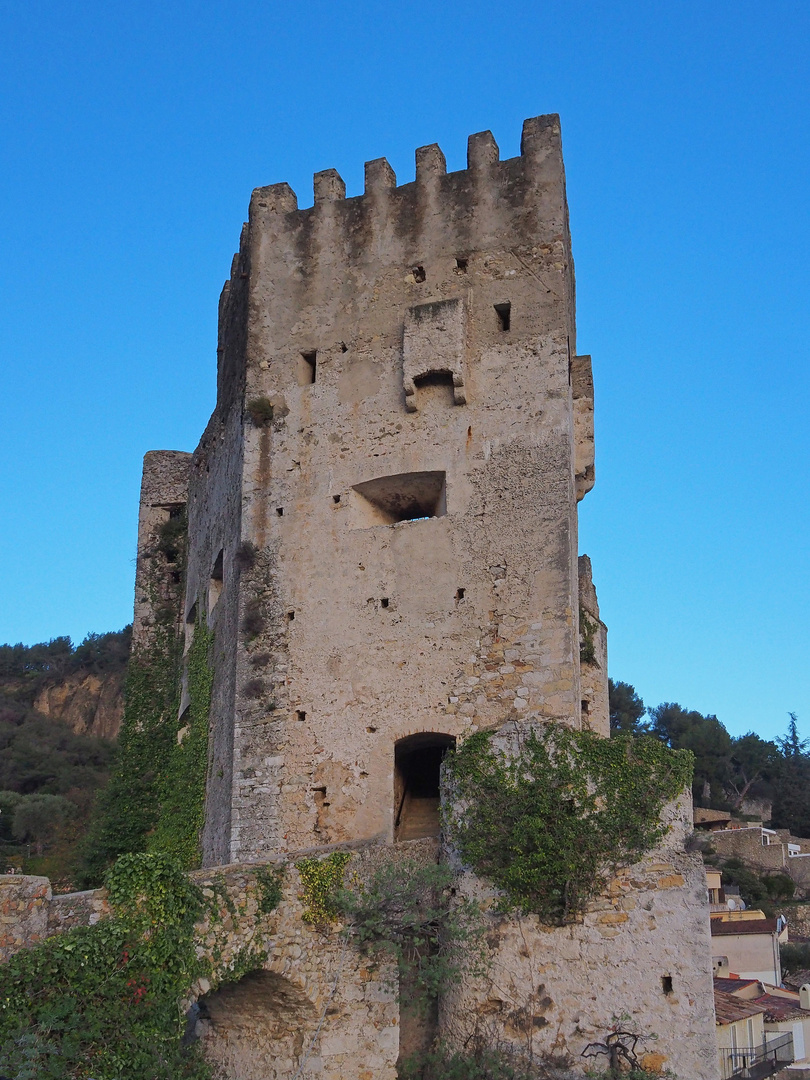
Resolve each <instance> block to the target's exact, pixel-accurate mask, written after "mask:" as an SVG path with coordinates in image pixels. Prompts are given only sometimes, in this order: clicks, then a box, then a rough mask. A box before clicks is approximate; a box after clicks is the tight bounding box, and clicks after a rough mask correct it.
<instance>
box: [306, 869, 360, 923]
mask: <svg viewBox="0 0 810 1080" xmlns="http://www.w3.org/2000/svg"><path fill="white" fill-rule="evenodd" d="M350 858H351V855H350V854H349V853H348V852H347V851H333V852H332V854H331V855H327V857H326V858H325V859H314V858H310V859H301V860H300V862H297V863H296V864H295V869H296V870H297V871H298V874H299V876H300V878H301V895H300V897H299V899H300V900H301V902H302V903H303V905H304V914H303V916H302V918H303V920H304V922H305V923H310V925H313V926H319V927H322V926H327V925H328V924H329V923H332V922H336V921H337V920H338V919H339V918H340V915H341V908H340V891H341V888H342V886H343V875H344V873H345V871H346V863H347V862H348V861H349V859H350Z"/></svg>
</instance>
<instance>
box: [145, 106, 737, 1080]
mask: <svg viewBox="0 0 810 1080" xmlns="http://www.w3.org/2000/svg"><path fill="white" fill-rule="evenodd" d="M314 192H315V204H314V206H313V207H312V208H310V209H303V210H299V209H298V203H297V199H296V196H295V194H294V193H293V192H292V191H291V189H290V188H289V187H288V186H287V185H286V184H276V185H274V186H270V187H263V188H258V189H257V190H256V191H254V193H253V197H252V199H251V204H250V220H249V223H248V224H247V225H246V226H245V227H244V229H243V231H242V237H241V242H240V250H239V253H238V254H237V256H235V258H234V262H233V265H232V270H231V277H230V280H229V282H228V283H227V284H226V286H225V289H224V290H223V294H222V299H221V303H220V332H219V353H218V368H217V372H218V377H217V406H216V409H215V412H214V414H213V416H212V418H211V421H210V422H209V424H208V427H207V428H206V431H205V433H204V435H203V438H202V441H201V443H200V446H199V447H198V449H197V451H196V452H195V454H194V456H193V460H191V461H190V460H189V457H188V455H147V461H146V463H145V471H144V492H143V501H142V511H141V514H142V522H141V532H140V534H139V537H142V539H139V568H140V567H141V564H142V563H143V565H144V566H146V563H144V562H143V558H144V556H146V557H149V544H150V543H153V539H152V538H154V536H155V535H156V533H157V530H158V529H159V527H160V524H161V522H162V521H163V520H165V519H166V517H167V515H168V514H169V513H170V512H171V510H170V508H169V507H170V505H171V502H172V501H171V500H169V499H168V497H167V494H166V493H167V491H169V490H170V491H171V494H172V497H173V498H174V497H177V498H178V500H179V502H181V503H184V502H185V497H186V496H185V488H184V484H185V483H186V481H187V478H189V473H190V479H188V518H189V550H188V566H187V575H186V588H185V597H184V598H183V597H182V596H179V595H178V590H176V589H175V590H174V591H172V583H173V582H174V578H173V576H172V575H173V573H174V572H173V571H171V570H169V578H168V579H167V580H168V584H167V585H166V588H167V589H168V595H167V596H166V597H163V598H160V597H159V598H158V599H159V600H162V602H163V603H164V605H166V604H169V605H174V606H173V608H172V610H173V611H176V613H177V614H176V617H177V625H178V628H179V627H180V626H182V624H183V623H185V635H186V645H187V646H188V645H189V644H190V641H191V634H192V632H193V629H192V628H193V625H194V623H195V620H198V619H199V618H201V617H202V616H203V615H204V616H205V617H206V619H207V621H208V623H209V625H210V626H211V627H212V628H213V631H214V645H213V649H212V661H213V663H214V688H213V699H212V708H211V741H210V759H209V770H208V789H207V804H206V823H205V830H204V835H203V852H204V863H205V865H207V866H210V867H213V866H215V865H217V864H221V863H226V862H232V863H236V864H245V863H251V862H259V861H267V860H272V859H273V858H275V857H279V856H282V855H283V854H284V853H285V852H286V853H289V852H292V851H298V852H300V851H301V850H302V849H307V848H310V847H312V846H313V845H318V844H324V843H327V844H334V843H341V844H354V845H357V844H363V843H366V842H368V841H370V840H376V841H378V842H380V843H381V844H382V845H383V846H380V847H378V848H377V849H376V850H378V851H380V852H383V853H385V852H387V853H388V854H390V853H391V852H392V851H393V852H395V851H397V850H398V849H399V848H400V847H402V846H403V845H400V844H396V845H393V846H388V845H392V842H393V840H394V836H395V816H396V812H397V805H398V802H399V799H400V797H401V798H403V799H404V794H405V792H406V790H407V786H406V783H405V780H404V779H403V776H404V774H403V773H402V770H401V768H400V766H399V765H398V764H397V757H396V754H397V746H398V745H399V747H400V749H401V748H402V740H404V739H406V738H408V737H411V736H422V737H425V736H435V738H436V740H437V741H436V743H435V745H436V746H440V745H442V746H446V745H447V744H448V742H450V741H452V739H453V738H455V737H462V736H464V735H466V734H468V733H470V732H474V731H476V730H481V729H485V728H499V727H501V726H502V725H503V724H504V723H505V722H507V721H515V722H517V723H518V724H522V723H531V722H537V721H542V720H548V719H554V720H559V721H562V722H564V723H566V724H570V725H572V726H574V727H580V726H581V725H582V724H583V723H585V724H587V725H588V726H590V727H591V728H593V729H594V730H596V731H599V732H601V733H603V734H607V732H608V730H609V719H608V705H607V681H606V677H607V663H606V629H605V627H604V624H603V623H602V622H601V620H600V618H599V609H598V604H597V601H596V593H595V590H594V588H593V582H592V580H591V575H590V565H589V563H587V562H583V563H581V564H580V565H579V566H578V565H577V501H578V499H580V498H582V496H583V495H584V494H585V493H586V492H587V491H588V490H589V489H590V487H591V486H592V484H593V479H594V458H593V380H592V373H591V364H590V358H589V357H586V356H577V353H576V327H575V310H574V274H573V262H572V256H571V247H570V235H569V229H568V210H567V203H566V195H565V177H564V170H563V162H562V152H561V142H560V128H559V119H558V117H556V116H546V117H538V118H535V119H533V120H529V121H527V122H526V124H525V125H524V130H523V138H522V143H521V154H520V156H519V157H516V158H513V159H510V160H507V161H500V160H499V151H498V147H497V145H496V144H495V141H494V139H493V138H492V135H491V134H490V133H489V132H483V133H480V134H478V135H474V136H472V137H471V138H470V140H469V145H468V167H467V169H465V170H461V171H459V172H456V173H450V174H448V173H447V172H446V167H445V161H444V156H443V154H442V152H441V150H440V149H439V148H438V147H437V146H429V147H422V148H420V149H419V150H418V151H417V152H416V179H415V181H414V182H413V183H407V184H402V185H399V186H397V184H396V178H395V176H394V173H393V171H392V170H391V168H390V166H389V165H388V163H387V162H386V161H385V160H384V159H378V160H376V161H373V162H369V163H367V165H366V190H365V193H364V195H362V196H358V197H356V198H351V199H346V198H345V188H344V185H343V182H342V180H341V178H340V177H339V176H338V175H337V173H336V172H334V170H327V171H325V172H322V173H318V174H316V176H315V179H314ZM270 404H271V405H272V417H270V416H269V415H268V410H267V406H268V405H270ZM189 465H190V469H189ZM167 569H168V568H167ZM139 574H140V569H139ZM138 580H139V583H140V582H142V578H141V577H139V579H138ZM144 591H145V590H144V589H143V588H141V587H140V585H139V587H138V589H136V593H137V595H136V620H135V622H136V629H135V640H136V642H137V640H138V635H139V634H144V633H145V632H146V631H147V630H148V627H149V625H151V624H150V619H153V618H154V607H155V600H154V598H152V599H149V598H145V597H144V595H142V594H143V593H144ZM147 599H149V604H151V607H150V606H149V604H147ZM580 605H582V609H583V611H584V612H586V614H587V615H588V618H589V619H592V620H593V621H594V624H595V630H594V634H593V646H594V648H593V657H592V658H591V659H588V661H587V662H586V663H582V664H581V662H580V641H581V634H580V631H581V627H580ZM184 682H185V678H184ZM187 701H188V695H187V692H186V691H185V690H184V691H183V694H182V700H181V704H180V712H181V714H182V711H183V709H184V707H185V705H186V703H187ZM583 704H584V707H583ZM584 714H585V715H584ZM408 745H414V744H408ZM400 760H401V759H400ZM684 820H685V815H681V816H679V815H678V814H675V815H674V816H673V829H672V832H671V836H672V837H673V838H672V839H668V840H667V842H666V843H665V845H664V848H663V849H662V850H661V851H660V852H658V853H656V854H655V856H654V857H652V858H650V859H648V860H646V861H645V862H644V863H643V864H642V866H641V867H637V868H633V869H632V870H631V871H628V872H627V873H626V874H623V875H619V877H618V878H617V880H616V881H615V882H614V883H613V885H612V886H611V891H610V895H609V896H608V897H606V898H605V899H604V900H603V901H601V902H600V903H599V904H596V905H595V906H594V907H593V909H592V910H591V911H590V912H589V913H588V915H587V917H586V919H585V921H584V922H583V924H581V925H578V926H576V927H573V928H568V929H565V930H548V929H545V928H541V927H539V926H536V925H533V924H532V922H531V920H517V919H511V920H499V921H498V922H497V925H494V926H493V962H494V964H495V968H494V970H495V982H496V983H497V984H498V985H501V984H503V986H505V987H507V988H508V990H505V991H504V994H505V996H503V997H502V998H500V999H498V1000H495V997H497V995H494V992H492V991H491V988H487V987H486V986H479V985H477V984H476V985H472V984H471V985H469V986H465V987H464V988H463V989H462V991H461V992H460V996H459V997H458V998H457V999H456V1000H455V1002H454V1001H452V1000H448V1001H447V1002H445V1006H444V1010H443V1024H444V1026H445V1029H446V1030H447V1031H449V1032H450V1033H451V1034H454V1035H456V1036H457V1037H459V1038H461V1037H462V1036H463V1034H464V1032H463V1030H462V1028H463V1026H464V1024H465V1023H466V1022H467V1021H470V1022H474V1023H476V1024H478V1023H482V1024H491V1025H492V1032H491V1034H492V1039H493V1040H494V1041H496V1042H497V1041H498V1040H499V1039H502V1038H506V1039H507V1041H509V1040H511V1041H512V1042H516V1041H520V1040H522V1043H521V1045H525V1046H529V1047H531V1048H532V1049H533V1050H534V1051H536V1052H537V1053H538V1054H549V1053H558V1052H559V1053H561V1054H563V1055H568V1056H569V1057H570V1059H571V1060H572V1061H574V1063H575V1064H574V1066H573V1068H574V1072H575V1073H576V1072H577V1070H579V1071H580V1072H581V1062H579V1060H578V1058H577V1055H578V1053H579V1050H580V1048H581V1046H582V1045H584V1043H585V1042H587V1041H590V1040H591V1039H592V1038H593V1039H596V1038H600V1037H602V1036H604V1034H605V1032H606V1030H607V1029H608V1027H609V1024H610V1019H611V1016H612V1014H613V1013H614V1012H628V1013H629V1014H630V1015H631V1017H632V1018H633V1020H634V1023H638V1025H639V1026H640V1027H641V1028H643V1030H644V1031H645V1032H646V1033H649V1032H653V1031H654V1032H657V1033H658V1034H659V1038H660V1040H662V1041H661V1042H660V1046H661V1047H662V1055H663V1057H664V1058H665V1059H666V1062H667V1064H669V1065H671V1067H672V1068H673V1069H674V1070H675V1071H676V1072H679V1073H681V1074H682V1075H683V1076H684V1077H686V1076H689V1077H690V1078H691V1080H713V1078H714V1076H715V1074H716V1060H715V1058H716V1055H715V1053H714V1043H713V1039H714V1035H713V1024H712V1020H711V1017H712V1010H711V997H710V993H711V982H710V978H709V972H710V957H711V947H710V943H709V940H708V920H707V918H706V915H707V911H706V892H705V881H704V879H703V872H702V868H701V867H700V864H699V860H697V858H696V857H693V856H690V855H687V854H686V853H685V852H684V850H683V827H684ZM397 835H398V837H399V836H401V835H402V833H400V834H397ZM385 857H387V855H386V856H385ZM206 873H207V874H208V875H209V878H210V880H209V881H208V884H207V885H206V888H210V889H213V888H214V880H213V877H212V876H211V875H214V874H215V873H219V872H215V871H214V870H213V869H212V870H209V871H206ZM221 873H222V874H223V875H224V880H225V881H226V884H227V887H228V888H231V886H230V884H228V882H229V881H231V880H233V882H235V883H237V884H235V885H234V888H235V892H236V894H238V895H241V896H242V897H243V899H244V897H248V901H246V902H247V903H248V905H249V903H250V901H249V897H250V895H251V890H250V888H249V885H248V883H247V878H245V877H244V875H249V871H248V870H247V869H246V868H242V869H239V867H238V866H236V867H234V866H229V867H225V868H224V869H223V870H222V871H221ZM240 875H242V877H240ZM240 882H241V884H239V883H240ZM288 885H289V888H293V885H292V878H291V879H290V882H289V883H288ZM471 887H472V886H471ZM476 887H477V886H476ZM289 888H288V890H287V891H286V892H285V900H284V903H283V904H282V905H281V907H280V908H279V909H278V912H277V913H276V914H275V915H274V916H273V920H274V921H273V920H271V922H272V925H273V927H274V928H275V929H274V930H272V933H271V931H270V930H269V929H267V927H265V924H264V923H263V922H262V924H261V928H259V929H256V926H257V924H256V920H255V918H254V915H253V914H252V913H251V912H250V911H249V910H247V909H245V911H244V912H243V913H242V914H241V915H239V916H238V918H235V917H234V916H233V914H232V913H229V914H226V915H223V917H222V922H221V927H225V928H226V929H229V930H232V931H233V933H232V940H231V945H230V946H228V947H229V948H230V947H231V946H232V949H233V950H234V961H235V960H236V950H238V949H239V948H242V947H243V946H244V944H245V942H246V940H248V939H249V940H250V941H254V943H255V941H256V940H258V939H257V938H256V934H259V936H260V937H261V936H262V935H265V934H267V935H269V936H267V937H266V939H265V937H261V940H262V942H263V943H264V944H266V945H267V947H268V948H269V950H270V952H269V953H268V955H269V956H270V960H269V961H268V963H267V964H266V965H263V967H262V970H261V973H254V974H253V975H250V976H249V978H248V979H247V981H243V982H242V983H240V984H239V987H238V988H236V989H234V990H233V991H228V990H217V991H214V994H215V995H217V996H211V997H209V994H208V991H207V990H206V988H204V987H201V988H200V993H201V995H202V997H203V999H204V1000H203V1004H202V1006H201V1008H202V1009H203V1012H202V1014H201V1019H200V1024H201V1028H200V1030H201V1033H202V1034H203V1036H204V1037H205V1039H206V1042H207V1045H208V1048H209V1052H210V1054H211V1056H212V1057H213V1058H215V1059H216V1060H217V1061H219V1062H220V1063H222V1065H223V1067H224V1068H225V1070H226V1072H228V1073H229V1074H231V1075H239V1076H241V1077H251V1076H253V1075H255V1076H279V1077H281V1076H291V1075H293V1073H294V1071H295V1069H301V1070H302V1071H301V1075H302V1076H306V1075H310V1074H313V1075H314V1073H316V1072H318V1073H319V1075H323V1076H328V1077H332V1076H334V1077H337V1076H362V1077H363V1080H378V1078H379V1080H383V1078H385V1080H388V1078H389V1077H391V1076H392V1075H393V1072H392V1070H393V1066H394V1062H395V1061H396V1056H397V1045H398V1032H397V1030H396V1029H397V1028H398V1024H397V1011H396V1008H395V1006H394V1004H393V1002H392V1000H391V997H390V993H389V992H388V991H387V990H385V989H384V988H380V987H379V986H378V985H377V980H376V979H375V978H374V977H373V975H372V973H371V971H370V970H369V969H368V968H367V967H365V966H363V964H362V962H361V958H360V957H359V956H357V955H355V954H354V953H353V952H352V953H351V955H349V952H350V950H349V949H348V948H344V945H343V944H342V943H341V942H340V941H339V939H337V938H334V937H328V936H327V937H325V938H324V937H321V936H319V935H316V933H315V932H314V931H312V930H310V929H309V928H307V927H306V926H305V925H304V924H303V923H302V922H301V919H300V915H301V912H300V905H299V907H298V908H297V907H296V904H297V903H298V901H297V899H296V898H295V896H294V895H293V894H292V893H291V892H290V891H289ZM228 919H231V920H233V926H232V927H230V928H229V927H228V926H227V920H228ZM268 926H269V924H268ZM221 927H220V929H221ZM250 927H253V929H250ZM201 933H202V934H203V938H202V939H201V940H202V944H201V947H203V948H208V947H210V948H213V947H216V948H217V949H222V943H221V940H220V935H219V930H217V932H216V933H214V932H213V929H212V931H211V933H212V941H214V940H215V941H216V942H217V944H216V946H214V945H212V944H211V942H208V941H207V939H206V938H205V928H203V929H202V930H201ZM228 955H229V954H228V951H227V949H226V950H225V952H224V953H223V954H222V956H221V957H220V959H221V960H222V961H223V962H224V963H226V964H227V957H228ZM336 971H339V972H340V976H339V978H337V979H335V973H336ZM664 977H666V978H667V979H670V978H671V979H672V983H673V990H672V992H671V993H669V992H667V993H665V991H664V989H663V988H662V983H661V979H662V978H664ZM541 984H542V986H543V988H544V989H542V990H541V989H540V987H541ZM545 988H547V989H545ZM482 994H483V997H482ZM205 999H207V1003H206V1000H205ZM206 1010H207V1013H206ZM334 1010H337V1011H336V1012H335V1011H334ZM333 1016H336V1017H338V1019H336V1020H333V1019H332V1017H333ZM521 1017H522V1019H521ZM527 1018H530V1023H529V1022H528V1020H527ZM321 1021H323V1023H322V1027H321V1031H320V1039H319V1042H318V1046H317V1056H313V1057H312V1059H311V1060H309V1059H307V1060H306V1061H305V1060H304V1058H305V1057H306V1053H307V1050H306V1047H307V1046H308V1044H309V1042H311V1041H312V1040H311V1035H310V1034H309V1033H310V1032H313V1033H314V1031H315V1030H317V1028H318V1025H319V1024H320V1023H321ZM521 1024H522V1025H523V1026H521ZM527 1024H528V1026H527ZM206 1025H208V1027H206ZM527 1040H528V1041H527ZM709 1046H711V1051H710V1057H711V1063H707V1058H706V1055H707V1053H709V1051H708V1050H707V1047H709ZM273 1048H275V1049H273ZM679 1048H680V1049H679Z"/></svg>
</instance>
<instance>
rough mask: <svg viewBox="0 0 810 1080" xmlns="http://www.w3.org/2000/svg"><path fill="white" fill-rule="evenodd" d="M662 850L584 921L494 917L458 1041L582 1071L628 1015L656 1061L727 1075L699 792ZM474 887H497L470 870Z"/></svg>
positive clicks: (626, 876) (453, 1025)
mask: <svg viewBox="0 0 810 1080" xmlns="http://www.w3.org/2000/svg"><path fill="white" fill-rule="evenodd" d="M664 820H665V821H667V822H668V824H669V825H670V829H669V832H668V834H667V836H666V837H665V839H664V841H663V842H662V844H661V846H660V847H659V848H658V849H656V850H655V851H652V852H650V853H649V855H647V856H646V857H645V858H644V859H642V860H641V862H639V863H638V864H636V865H635V866H632V867H628V868H627V869H625V870H621V871H620V872H619V873H618V874H617V876H616V877H615V878H614V880H613V881H612V882H611V883H610V885H609V887H608V889H607V892H606V894H605V895H603V896H601V897H600V898H598V899H597V900H596V901H594V902H593V903H591V904H590V906H589V908H588V910H587V912H586V914H585V916H584V919H583V921H582V922H580V923H577V924H575V925H572V926H565V927H549V926H543V925H541V924H540V923H539V922H538V920H537V918H536V917H535V916H523V917H520V916H518V915H507V916H501V917H498V916H497V915H493V916H491V919H492V921H493V924H494V925H493V928H492V931H491V932H490V934H489V935H488V937H487V942H488V946H489V949H490V962H491V966H490V968H489V971H488V972H487V975H486V976H485V977H484V978H481V979H469V980H465V982H464V984H463V985H462V986H461V987H460V988H459V990H458V991H457V992H456V993H451V994H449V995H448V996H447V997H446V999H445V1000H444V1002H443V1004H442V1009H441V1028H442V1031H443V1033H444V1034H445V1036H447V1037H448V1038H449V1039H451V1040H452V1041H453V1042H455V1043H456V1044H457V1045H464V1044H467V1045H469V1043H470V1041H473V1042H474V1041H475V1040H476V1039H477V1038H478V1039H481V1040H482V1041H483V1042H485V1043H486V1044H487V1045H491V1046H500V1047H502V1048H504V1049H510V1050H512V1051H513V1052H515V1053H516V1054H518V1055H522V1056H523V1057H524V1058H526V1057H531V1058H532V1059H533V1060H546V1061H548V1060H550V1059H556V1060H557V1061H558V1064H559V1066H560V1070H561V1072H562V1073H563V1074H565V1075H568V1073H567V1072H566V1069H567V1068H570V1069H572V1070H573V1074H574V1075H577V1076H581V1075H582V1074H583V1073H584V1071H585V1069H586V1068H587V1067H588V1066H592V1065H595V1064H599V1062H600V1060H601V1061H602V1062H604V1059H598V1058H597V1059H596V1060H595V1061H592V1060H584V1059H583V1058H582V1057H581V1054H582V1051H583V1050H584V1049H585V1048H586V1046H587V1044H588V1043H591V1042H601V1041H603V1040H604V1039H605V1037H606V1035H607V1034H608V1033H609V1032H610V1031H611V1029H612V1027H613V1025H614V1024H615V1023H616V1022H617V1020H619V1018H621V1020H620V1024H621V1027H622V1028H623V1029H624V1030H627V1031H632V1032H634V1033H637V1034H641V1035H643V1036H645V1038H644V1039H642V1040H641V1042H640V1044H639V1048H638V1053H639V1056H640V1058H641V1060H642V1063H643V1064H644V1065H645V1067H647V1068H650V1069H651V1070H652V1069H661V1068H668V1069H671V1070H672V1071H673V1073H674V1074H675V1075H676V1076H678V1077H682V1078H684V1080H686V1078H687V1077H688V1078H689V1080H716V1078H717V1077H718V1063H717V1051H716V1046H715V1039H714V1004H713V985H712V965H711V955H712V948H711V937H710V933H709V912H708V904H707V901H706V877H705V871H704V867H703V863H702V861H701V858H700V856H699V855H696V854H688V853H686V852H685V850H684V841H685V838H686V836H687V835H688V833H689V831H690V830H691V800H690V799H689V797H688V795H684V796H683V797H682V798H681V799H679V800H677V801H676V802H674V803H672V804H670V805H669V806H668V807H667V809H666V811H665V815H664ZM462 894H466V895H471V896H477V897H480V898H482V899H484V900H486V899H487V897H488V896H491V893H490V892H489V890H488V889H487V887H486V886H485V885H484V884H483V883H482V882H481V881H480V879H476V878H475V877H474V876H473V875H471V874H465V876H464V885H463V889H462Z"/></svg>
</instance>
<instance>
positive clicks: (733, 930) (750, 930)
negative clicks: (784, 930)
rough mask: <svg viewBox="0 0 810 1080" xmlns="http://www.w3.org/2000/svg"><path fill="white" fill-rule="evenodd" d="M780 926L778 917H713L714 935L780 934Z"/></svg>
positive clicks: (712, 929)
mask: <svg viewBox="0 0 810 1080" xmlns="http://www.w3.org/2000/svg"><path fill="white" fill-rule="evenodd" d="M780 929H781V928H780V927H779V925H778V921H777V920H776V919H725V918H723V917H722V916H721V917H720V918H716V919H711V931H712V937H723V936H729V935H732V934H733V935H735V936H736V935H737V934H778V933H780Z"/></svg>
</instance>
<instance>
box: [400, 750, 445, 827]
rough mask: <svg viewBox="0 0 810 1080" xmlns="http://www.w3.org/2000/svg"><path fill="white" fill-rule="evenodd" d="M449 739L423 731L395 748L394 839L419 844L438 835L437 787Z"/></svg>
mask: <svg viewBox="0 0 810 1080" xmlns="http://www.w3.org/2000/svg"><path fill="white" fill-rule="evenodd" d="M455 745H456V740H455V738H454V737H453V736H452V735H443V734H441V733H440V732H436V731H423V732H419V733H418V734H417V735H408V736H407V737H406V738H404V739H400V740H399V741H398V742H397V743H396V745H395V747H394V839H395V840H396V841H397V842H399V841H403V840H419V839H421V838H422V837H425V836H438V835H439V783H440V779H441V765H442V760H443V758H444V755H445V754H446V753H447V751H448V749H449V748H450V747H452V746H455Z"/></svg>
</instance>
